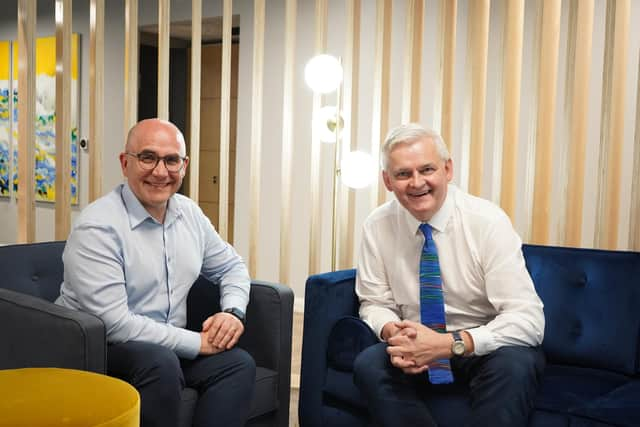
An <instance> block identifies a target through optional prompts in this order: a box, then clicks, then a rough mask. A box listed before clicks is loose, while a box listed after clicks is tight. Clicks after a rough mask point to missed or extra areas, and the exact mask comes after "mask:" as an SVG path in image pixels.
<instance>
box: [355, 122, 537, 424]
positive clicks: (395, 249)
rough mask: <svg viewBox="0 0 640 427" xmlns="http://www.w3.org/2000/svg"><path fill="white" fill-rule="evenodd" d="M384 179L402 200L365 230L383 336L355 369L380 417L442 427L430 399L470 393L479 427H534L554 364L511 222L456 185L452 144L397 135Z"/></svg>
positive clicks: (370, 310) (363, 302)
mask: <svg viewBox="0 0 640 427" xmlns="http://www.w3.org/2000/svg"><path fill="white" fill-rule="evenodd" d="M381 151H382V152H381V156H382V163H383V165H382V166H383V171H382V176H383V179H384V183H385V186H386V188H387V189H388V190H389V191H392V192H393V193H394V194H395V199H394V200H392V201H390V202H387V203H385V204H383V205H382V206H380V207H378V208H377V209H375V210H374V211H373V212H372V213H371V214H370V215H369V217H368V218H367V220H366V221H365V223H364V226H363V232H362V244H361V249H360V257H359V261H358V266H357V276H356V293H357V294H358V297H359V299H360V317H361V318H362V319H363V320H364V321H365V322H366V323H368V324H369V325H370V326H371V328H372V329H373V330H374V332H375V333H376V334H377V335H378V337H379V338H380V339H381V341H382V342H381V343H379V344H376V345H374V346H371V347H369V348H367V349H365V350H364V351H363V352H362V353H361V354H360V355H359V356H358V357H357V358H356V361H355V364H354V376H355V382H356V385H357V386H358V388H359V389H360V390H361V392H362V393H363V395H364V396H365V398H366V400H367V402H368V407H369V411H370V413H371V415H372V418H373V421H374V422H375V423H377V424H378V425H382V426H400V425H402V426H417V425H420V426H431V425H435V421H434V419H433V417H432V416H431V414H430V412H429V410H428V407H427V405H426V399H427V396H428V394H429V393H437V392H438V390H441V391H447V390H450V388H451V386H450V385H447V384H451V383H455V384H457V385H464V386H467V387H468V389H469V395H470V399H471V400H470V403H471V416H470V417H469V419H467V420H465V425H469V426H489V425H490V426H510V427H513V426H526V425H527V422H528V415H529V412H530V410H531V407H532V404H533V400H534V398H535V393H536V388H537V385H538V379H539V376H540V375H541V373H542V371H543V369H544V364H545V362H544V355H543V352H542V350H541V348H540V344H541V343H542V339H543V335H544V314H543V310H542V302H541V301H540V298H539V297H538V295H537V294H536V291H535V289H534V286H533V282H532V280H531V277H530V276H529V273H528V272H527V269H526V267H525V263H524V258H523V256H522V250H521V245H522V241H521V239H520V237H519V236H518V235H517V233H516V232H515V230H514V229H513V227H512V225H511V222H510V220H509V218H508V217H507V215H506V214H505V213H504V212H503V211H502V210H501V209H500V208H499V207H497V206H495V205H494V204H492V203H491V202H489V201H486V200H483V199H480V198H477V197H474V196H472V195H470V194H467V193H466V192H463V191H462V190H460V189H459V188H457V187H456V186H454V185H453V184H450V181H451V180H452V178H453V162H452V160H451V158H450V156H449V152H448V150H447V147H446V145H445V144H444V142H443V141H442V138H441V137H440V136H439V135H438V134H437V133H436V132H434V131H431V130H427V129H425V128H423V127H421V126H420V125H417V124H408V125H402V126H399V127H397V128H395V129H393V130H391V131H390V132H389V135H388V136H387V138H386V140H385V142H384V144H383V146H382V150H381Z"/></svg>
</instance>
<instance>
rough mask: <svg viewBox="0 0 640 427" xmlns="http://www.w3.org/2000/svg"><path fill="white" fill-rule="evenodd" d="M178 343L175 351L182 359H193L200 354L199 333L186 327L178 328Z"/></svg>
mask: <svg viewBox="0 0 640 427" xmlns="http://www.w3.org/2000/svg"><path fill="white" fill-rule="evenodd" d="M178 334H179V335H178V340H179V341H178V345H176V349H175V352H176V354H177V355H178V357H181V358H183V359H195V358H196V357H197V356H198V354H200V345H201V344H202V343H201V340H200V334H199V333H198V332H194V331H190V330H188V329H178Z"/></svg>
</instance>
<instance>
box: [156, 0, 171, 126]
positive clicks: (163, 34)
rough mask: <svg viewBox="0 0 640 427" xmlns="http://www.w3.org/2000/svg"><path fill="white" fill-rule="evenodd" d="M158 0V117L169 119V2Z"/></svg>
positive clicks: (167, 0)
mask: <svg viewBox="0 0 640 427" xmlns="http://www.w3.org/2000/svg"><path fill="white" fill-rule="evenodd" d="M169 1H170V0H158V118H160V119H163V120H169V47H170V44H171V41H170V31H171V30H170V25H171V24H170V23H171V4H170V2H169Z"/></svg>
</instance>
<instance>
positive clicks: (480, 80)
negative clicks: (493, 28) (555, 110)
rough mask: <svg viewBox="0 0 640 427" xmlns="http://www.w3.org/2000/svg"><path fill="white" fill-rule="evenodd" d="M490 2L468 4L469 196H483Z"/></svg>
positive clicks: (482, 0) (481, 1) (483, 0)
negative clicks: (469, 60) (469, 59)
mask: <svg viewBox="0 0 640 427" xmlns="http://www.w3.org/2000/svg"><path fill="white" fill-rule="evenodd" d="M489 7H490V1H489V0H476V1H473V2H471V3H470V4H469V8H470V10H469V18H468V19H469V30H470V31H469V34H468V40H469V41H468V47H469V53H468V56H469V57H470V58H471V64H470V68H469V78H470V84H471V94H470V95H471V100H470V102H469V103H468V106H469V107H470V111H469V112H468V115H469V116H468V117H469V124H470V132H469V141H468V143H469V184H468V188H469V192H470V193H471V194H474V195H476V196H479V195H481V193H482V179H483V175H482V173H483V163H484V139H485V135H484V130H485V110H486V93H487V55H488V46H489Z"/></svg>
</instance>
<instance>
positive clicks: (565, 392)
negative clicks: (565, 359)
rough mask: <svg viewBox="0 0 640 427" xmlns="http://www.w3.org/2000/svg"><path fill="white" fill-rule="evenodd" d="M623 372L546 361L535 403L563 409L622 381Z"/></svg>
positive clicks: (581, 403) (604, 392) (578, 405)
mask: <svg viewBox="0 0 640 427" xmlns="http://www.w3.org/2000/svg"><path fill="white" fill-rule="evenodd" d="M628 381H629V378H628V377H626V376H625V375H621V374H617V373H614V372H611V371H606V370H601V369H590V368H581V367H575V366H562V365H547V367H546V368H545V372H544V376H543V377H542V382H541V384H540V387H539V390H538V397H537V399H536V402H535V407H536V408H539V409H543V410H546V411H551V412H561V413H567V412H570V411H574V410H576V409H577V408H581V407H583V406H584V405H585V403H587V402H591V401H593V400H594V399H598V398H600V397H601V396H605V395H607V394H608V393H610V392H611V391H613V390H615V389H617V388H618V387H620V386H622V385H624V384H626V383H627V382H628Z"/></svg>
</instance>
